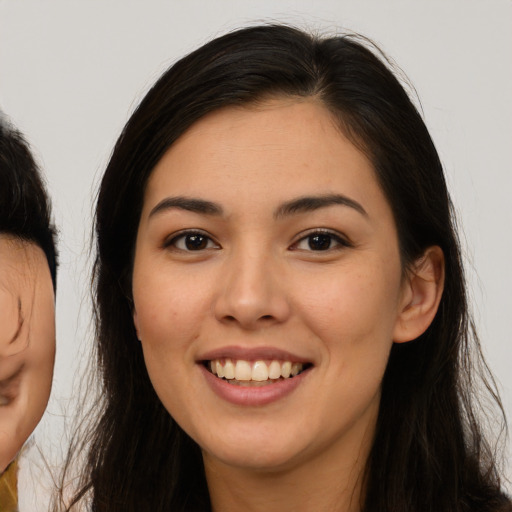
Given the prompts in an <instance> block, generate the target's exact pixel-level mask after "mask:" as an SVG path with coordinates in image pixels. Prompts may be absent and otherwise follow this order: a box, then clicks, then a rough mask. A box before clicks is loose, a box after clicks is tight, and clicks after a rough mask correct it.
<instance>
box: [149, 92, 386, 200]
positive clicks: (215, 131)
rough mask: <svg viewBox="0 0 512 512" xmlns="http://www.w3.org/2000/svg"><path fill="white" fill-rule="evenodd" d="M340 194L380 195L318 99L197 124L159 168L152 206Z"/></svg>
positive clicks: (368, 168)
mask: <svg viewBox="0 0 512 512" xmlns="http://www.w3.org/2000/svg"><path fill="white" fill-rule="evenodd" d="M283 187H284V188H283ZM340 188H342V189H343V192H344V193H349V194H353V195H357V196H359V198H360V199H364V196H366V195H368V194H370V193H373V194H375V193H377V194H378V193H380V187H379V185H378V183H377V180H376V178H375V172H374V169H373V166H372V164H371V163H370V161H369V160H368V158H367V157H366V156H365V155H364V154H363V153H362V152H361V151H360V150H359V149H358V148H357V147H356V146H355V145H354V144H353V143H352V142H351V141H349V140H348V138H347V137H346V136H345V135H344V134H343V132H342V131H341V129H340V128H339V126H338V123H337V121H336V120H335V118H334V116H333V115H332V114H331V112H330V111H329V110H328V109H327V108H326V107H325V106H324V105H323V104H322V103H321V102H320V101H319V100H316V99H314V98H308V99H303V100H297V99H295V98H287V99H274V100H269V101H266V102H263V103H258V104H254V105H248V106H243V107H226V108H223V109H220V110H217V111H214V112H212V113H210V114H208V115H206V116H205V117H203V118H202V119H200V120H199V121H197V122H196V123H195V124H194V125H192V126H191V127H190V128H189V129H188V131H187V132H185V133H184V134H183V135H182V136H181V137H180V138H179V139H178V140H177V141H176V142H175V143H174V144H173V145H172V146H171V148H170V149H169V150H168V151H167V152H166V153H165V155H164V156H163V157H162V159H161V160H160V161H159V162H158V164H157V165H156V167H155V169H154V170H153V172H152V174H151V176H150V179H149V181H148V186H147V188H146V196H145V200H146V201H145V202H146V203H148V202H151V203H155V202H158V201H159V200H161V199H162V198H163V197H165V195H167V194H168V193H169V192H170V191H174V192H175V193H179V194H195V193H197V191H198V190H202V191H204V190H207V191H208V193H209V194H221V195H224V196H226V194H227V195H229V191H230V190H231V191H232V193H233V194H232V195H233V196H236V197H237V198H243V197H244V196H245V198H246V199H248V200H249V199H252V198H253V197H254V195H255V194H260V195H261V194H262V195H264V196H265V197H266V196H267V193H270V192H271V194H270V195H268V199H270V197H272V198H274V199H280V200H286V199H287V198H288V197H289V196H294V195H295V196H296V195H301V194H304V193H311V192H317V193H320V194H326V193H329V192H331V189H340ZM339 191H341V190H339ZM287 196H288V197H287ZM266 198H267V197H266Z"/></svg>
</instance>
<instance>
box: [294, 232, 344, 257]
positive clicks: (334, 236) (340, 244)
mask: <svg viewBox="0 0 512 512" xmlns="http://www.w3.org/2000/svg"><path fill="white" fill-rule="evenodd" d="M318 235H320V236H322V237H326V238H328V239H329V240H328V241H329V246H328V247H326V248H325V249H316V250H315V249H313V248H312V247H311V243H312V239H313V237H315V236H318ZM308 240H309V241H308ZM307 241H308V248H307V249H306V248H301V247H299V245H300V244H301V242H307ZM332 242H334V243H335V244H336V245H335V246H334V247H332ZM347 247H353V245H352V243H351V242H349V241H348V239H347V238H345V237H343V236H341V235H340V234H339V233H336V232H333V231H331V230H329V229H313V230H311V231H309V232H308V233H306V234H305V235H302V236H301V237H300V238H299V239H298V240H297V241H296V242H295V243H293V244H292V246H291V247H290V249H291V250H299V251H310V252H327V251H336V250H340V249H343V248H347Z"/></svg>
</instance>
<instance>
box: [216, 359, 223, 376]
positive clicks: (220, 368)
mask: <svg viewBox="0 0 512 512" xmlns="http://www.w3.org/2000/svg"><path fill="white" fill-rule="evenodd" d="M215 371H216V373H217V375H218V376H219V377H224V368H222V365H221V364H220V361H217V362H216V363H215Z"/></svg>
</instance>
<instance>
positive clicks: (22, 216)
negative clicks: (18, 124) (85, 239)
mask: <svg viewBox="0 0 512 512" xmlns="http://www.w3.org/2000/svg"><path fill="white" fill-rule="evenodd" d="M0 233H6V234H10V235H12V236H14V237H16V238H20V239H22V240H26V241H27V242H33V243H35V244H37V245H38V246H39V247H40V248H41V249H42V250H43V251H44V253H45V255H46V259H47V261H48V266H49V268H50V273H51V276H52V281H53V286H54V288H55V285H56V277H57V275H56V272H57V251H56V243H55V238H56V235H55V228H54V226H53V224H52V222H51V212H50V200H49V198H48V194H47V192H46V189H45V187H44V184H43V181H42V179H41V175H40V173H39V170H38V168H37V165H36V163H35V161H34V158H33V156H32V154H31V152H30V148H29V146H28V144H27V142H26V141H25V139H24V137H23V135H22V134H21V133H20V132H19V131H18V130H16V129H15V128H14V127H13V126H12V125H11V124H10V123H9V122H8V121H7V120H6V118H5V117H4V116H3V115H2V113H1V112H0Z"/></svg>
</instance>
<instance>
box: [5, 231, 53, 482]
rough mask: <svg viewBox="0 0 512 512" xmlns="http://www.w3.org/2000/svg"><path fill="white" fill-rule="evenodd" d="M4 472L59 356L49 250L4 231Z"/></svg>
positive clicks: (36, 413) (30, 425)
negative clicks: (48, 258) (43, 249)
mask: <svg viewBox="0 0 512 512" xmlns="http://www.w3.org/2000/svg"><path fill="white" fill-rule="evenodd" d="M0 325H1V326H2V328H1V331H0V472H2V471H4V470H5V468H6V467H7V466H8V464H9V463H10V462H11V461H12V460H13V459H14V457H15V456H16V454H17V453H18V451H19V450H20V448H21V447H22V445H23V443H24V442H25V441H26V440H27V438H28V437H29V436H30V434H31V433H32V431H33V430H34V428H35V426H36V425H37V423H38V422H39V420H40V419H41V416H42V415H43V412H44V410H45V408H46V405H47V403H48V398H49V395H50V389H51V382H52V375H53V363H54V356H55V306H54V291H53V285H52V280H51V275H50V270H49V268H48V264H47V261H46V257H45V255H44V252H43V251H42V250H41V249H40V248H39V247H38V246H37V245H35V244H33V243H31V242H26V241H21V240H19V239H16V238H12V237H10V236H6V235H0Z"/></svg>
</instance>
